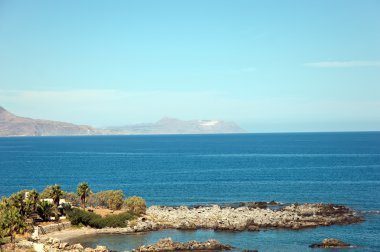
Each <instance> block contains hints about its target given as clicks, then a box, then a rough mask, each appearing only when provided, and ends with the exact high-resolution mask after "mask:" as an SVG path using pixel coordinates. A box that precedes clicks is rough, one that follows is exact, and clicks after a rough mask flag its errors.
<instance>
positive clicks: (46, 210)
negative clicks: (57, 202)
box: [37, 201, 54, 221]
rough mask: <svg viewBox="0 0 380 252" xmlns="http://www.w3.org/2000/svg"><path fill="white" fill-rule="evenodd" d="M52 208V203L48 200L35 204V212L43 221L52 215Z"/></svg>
mask: <svg viewBox="0 0 380 252" xmlns="http://www.w3.org/2000/svg"><path fill="white" fill-rule="evenodd" d="M53 208H54V206H53V204H51V203H49V202H48V201H41V202H40V203H39V204H38V205H37V213H38V215H39V216H40V217H41V218H42V219H43V220H44V221H48V220H49V219H50V217H51V216H52V215H53Z"/></svg>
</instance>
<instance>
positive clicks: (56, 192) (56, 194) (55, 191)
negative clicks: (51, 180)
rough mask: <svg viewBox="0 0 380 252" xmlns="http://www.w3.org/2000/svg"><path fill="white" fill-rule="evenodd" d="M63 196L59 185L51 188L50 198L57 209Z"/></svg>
mask: <svg viewBox="0 0 380 252" xmlns="http://www.w3.org/2000/svg"><path fill="white" fill-rule="evenodd" d="M62 195H63V191H62V189H61V186H60V185H53V186H51V191H50V197H51V198H52V199H53V202H54V205H55V206H56V207H57V208H58V206H59V200H60V198H61V196H62Z"/></svg>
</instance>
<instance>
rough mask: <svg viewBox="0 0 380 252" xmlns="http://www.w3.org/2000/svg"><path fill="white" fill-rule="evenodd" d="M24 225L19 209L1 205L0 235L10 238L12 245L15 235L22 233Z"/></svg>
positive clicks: (24, 228)
mask: <svg viewBox="0 0 380 252" xmlns="http://www.w3.org/2000/svg"><path fill="white" fill-rule="evenodd" d="M25 230H26V223H25V219H24V217H23V216H22V215H21V213H20V211H19V209H17V208H16V207H15V206H12V205H10V204H2V206H1V209H0V231H1V233H2V235H6V236H10V238H11V243H12V244H14V242H15V236H16V234H20V233H24V232H25Z"/></svg>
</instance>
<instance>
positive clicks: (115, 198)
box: [88, 190, 124, 210]
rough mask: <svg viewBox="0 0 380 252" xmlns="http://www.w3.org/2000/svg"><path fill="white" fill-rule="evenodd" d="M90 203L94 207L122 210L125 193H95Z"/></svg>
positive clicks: (111, 191) (109, 191) (119, 191)
mask: <svg viewBox="0 0 380 252" xmlns="http://www.w3.org/2000/svg"><path fill="white" fill-rule="evenodd" d="M88 203H89V205H91V206H93V207H104V208H109V209H111V210H120V209H121V208H122V206H123V203H124V193H123V191H122V190H117V191H114V190H108V191H102V192H98V193H94V194H92V195H91V196H90V198H89V202H88Z"/></svg>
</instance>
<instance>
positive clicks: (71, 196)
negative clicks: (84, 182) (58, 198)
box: [62, 192, 80, 206]
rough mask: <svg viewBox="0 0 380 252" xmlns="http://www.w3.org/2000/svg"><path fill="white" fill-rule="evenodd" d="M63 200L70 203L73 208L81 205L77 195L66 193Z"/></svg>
mask: <svg viewBox="0 0 380 252" xmlns="http://www.w3.org/2000/svg"><path fill="white" fill-rule="evenodd" d="M62 198H63V199H65V200H66V202H70V204H71V205H72V206H79V205H80V198H79V196H78V194H77V193H73V192H64V193H63V196H62Z"/></svg>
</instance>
